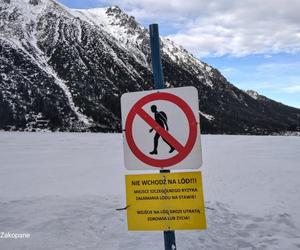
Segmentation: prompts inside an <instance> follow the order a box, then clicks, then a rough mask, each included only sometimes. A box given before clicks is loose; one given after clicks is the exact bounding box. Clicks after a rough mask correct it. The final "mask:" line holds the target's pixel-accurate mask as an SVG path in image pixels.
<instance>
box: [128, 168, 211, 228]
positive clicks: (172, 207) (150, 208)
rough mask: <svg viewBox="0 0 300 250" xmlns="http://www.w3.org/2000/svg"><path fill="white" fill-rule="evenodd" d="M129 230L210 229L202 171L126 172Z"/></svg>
mask: <svg viewBox="0 0 300 250" xmlns="http://www.w3.org/2000/svg"><path fill="white" fill-rule="evenodd" d="M126 201H127V206H128V208H127V221H128V230H132V231H138V230H143V231H147V230H192V229H206V219H205V209H204V199H203V189H202V177H201V172H181V173H160V174H143V175H126Z"/></svg>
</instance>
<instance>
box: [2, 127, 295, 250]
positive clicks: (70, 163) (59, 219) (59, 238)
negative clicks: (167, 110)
mask: <svg viewBox="0 0 300 250" xmlns="http://www.w3.org/2000/svg"><path fill="white" fill-rule="evenodd" d="M202 146H203V161H204V164H203V167H202V168H201V171H202V173H203V181H204V196H205V197H204V198H205V201H206V206H207V207H208V209H207V211H206V215H207V224H208V229H207V230H205V231H176V241H177V248H178V250H187V249H191V250H197V249H214V250H220V249H221V250H227V249H228V250H233V249H244V250H245V249H261V250H262V249H269V250H276V249H278V250H279V249H280V250H285V249H287V250H293V249H300V137H293V136H290V137H281V136H276V137H273V136H268V137H260V136H225V135H204V136H202ZM151 172H157V170H156V171H147V172H146V173H151ZM128 173H130V174H134V173H137V172H136V171H130V172H129V171H126V170H125V168H124V166H123V150H122V136H121V135H120V134H91V133H82V134H78V133H9V132H0V233H1V232H11V233H30V234H31V238H30V239H18V240H15V239H0V249H1V250H2V249H4V250H6V249H8V250H10V249H13V250H15V249H22V250H23V249H28V250H39V249H44V250H48V249H49V250H50V249H51V250H54V249H91V250H92V249H101V250H112V249H122V250H123V249H124V250H130V249H134V250H136V249H142V250H156V249H157V250H158V249H160V250H161V249H164V246H163V234H162V232H128V231H127V222H126V212H125V211H116V210H115V209H116V208H120V207H123V206H125V183H124V175H125V174H128ZM139 173H140V172H139Z"/></svg>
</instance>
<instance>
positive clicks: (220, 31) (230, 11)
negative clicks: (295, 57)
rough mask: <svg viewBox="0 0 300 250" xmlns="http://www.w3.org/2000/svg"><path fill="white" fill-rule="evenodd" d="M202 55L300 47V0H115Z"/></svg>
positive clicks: (132, 13)
mask: <svg viewBox="0 0 300 250" xmlns="http://www.w3.org/2000/svg"><path fill="white" fill-rule="evenodd" d="M112 3H113V4H118V5H120V6H121V7H122V8H124V9H125V10H126V11H127V12H129V13H130V14H131V15H133V16H135V17H136V18H137V19H138V20H140V21H142V22H143V23H147V22H149V23H150V22H158V23H160V24H161V25H162V26H164V25H168V27H169V28H170V30H172V33H171V34H169V37H170V38H171V39H173V40H174V41H175V42H177V43H178V44H181V45H183V46H184V47H185V48H187V49H188V50H189V51H191V52H192V53H194V54H195V55H196V56H203V55H210V56H221V55H234V56H245V55H249V54H260V53H262V54H268V55H271V54H273V53H281V52H285V53H298V52H300V26H299V23H300V15H299V13H300V1H299V0H264V1H261V0H243V1H240V0H223V1H218V0H210V1H209V0H188V1H182V0H168V1H166V0H114V1H112Z"/></svg>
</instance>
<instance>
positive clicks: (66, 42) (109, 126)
mask: <svg viewBox="0 0 300 250" xmlns="http://www.w3.org/2000/svg"><path fill="white" fill-rule="evenodd" d="M0 3H1V5H0V8H1V14H0V20H1V23H0V34H1V36H0V45H1V46H0V50H1V51H0V52H1V58H0V60H1V68H0V80H1V84H0V88H1V94H0V104H1V105H0V128H2V129H6V130H28V131H32V130H40V129H50V130H54V131H56V130H61V131H120V104H119V99H120V96H121V95H122V94H123V93H125V92H131V91H139V90H147V89H152V88H153V84H152V82H153V79H152V69H151V61H150V47H149V32H148V30H147V29H145V28H143V27H141V25H139V24H138V23H137V22H136V21H135V19H134V17H131V16H128V15H127V14H126V13H124V12H123V11H122V10H121V9H120V8H119V7H117V6H113V7H108V8H104V9H103V8H101V9H99V8H98V9H88V10H74V9H69V8H67V7H65V6H63V5H61V4H58V3H57V2H56V1H53V0H30V1H27V2H26V1H21V0H10V1H8V0H0ZM161 47H162V62H163V68H164V76H165V82H166V86H167V87H180V86H187V85H192V86H195V87H196V88H197V89H198V91H199V99H200V103H199V107H200V116H201V118H202V119H201V126H202V127H201V129H202V131H204V132H205V133H229V134H234V133H240V134H271V133H280V132H285V131H289V130H296V131H297V130H300V125H299V120H300V110H299V109H296V108H290V107H288V106H285V105H282V104H278V103H276V102H274V101H271V100H270V101H261V100H255V99H253V98H252V97H251V96H249V94H247V93H245V92H244V91H242V90H239V89H238V88H236V87H235V86H234V85H232V84H231V83H229V82H228V81H227V80H226V78H225V77H224V76H223V75H222V74H221V73H220V72H219V71H218V70H217V69H214V68H213V67H211V66H209V65H207V64H206V63H204V62H202V61H200V60H198V59H196V58H195V57H193V56H192V54H190V53H188V52H187V51H186V50H185V49H184V48H182V47H181V46H178V45H176V44H175V43H174V42H172V41H171V40H169V39H166V38H161ZM268 100H269V99H268ZM274 108H275V109H276V110H275V111H274V110H273V109H274ZM277 111H278V112H277ZM212 117H213V119H212ZM40 121H43V122H40ZM47 121H48V123H47Z"/></svg>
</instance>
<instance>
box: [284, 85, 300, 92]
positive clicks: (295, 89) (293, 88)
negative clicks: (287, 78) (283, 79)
mask: <svg viewBox="0 0 300 250" xmlns="http://www.w3.org/2000/svg"><path fill="white" fill-rule="evenodd" d="M282 91H284V92H286V93H289V94H294V93H300V85H294V86H289V87H285V88H282Z"/></svg>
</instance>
